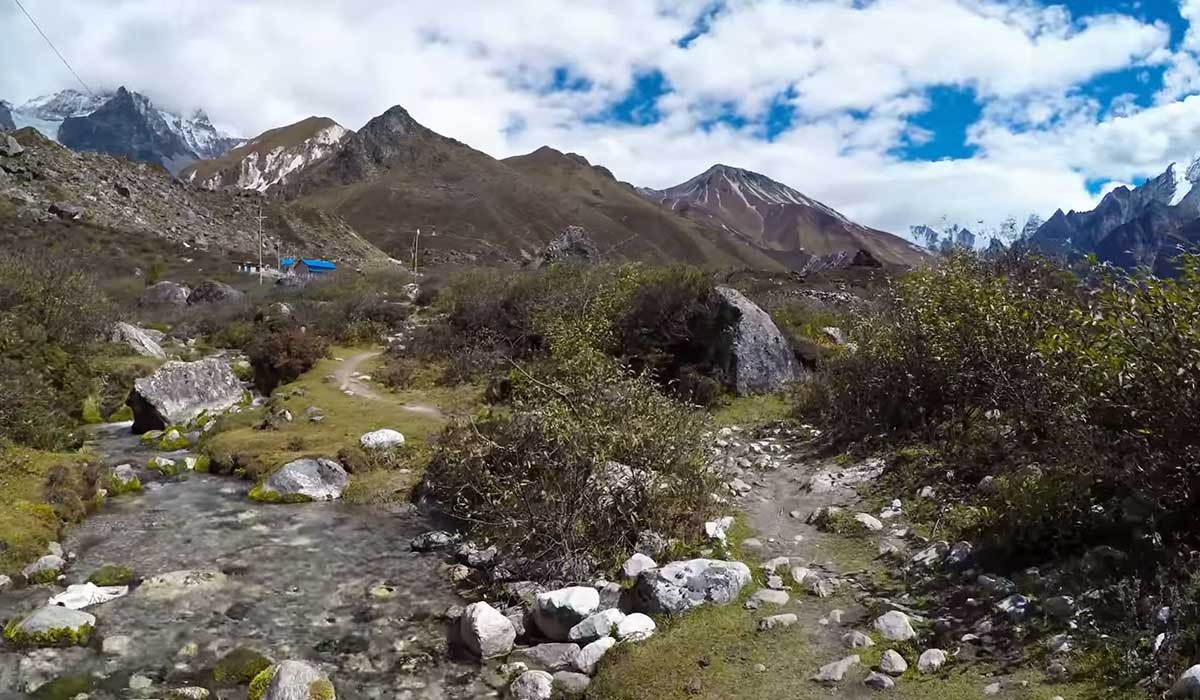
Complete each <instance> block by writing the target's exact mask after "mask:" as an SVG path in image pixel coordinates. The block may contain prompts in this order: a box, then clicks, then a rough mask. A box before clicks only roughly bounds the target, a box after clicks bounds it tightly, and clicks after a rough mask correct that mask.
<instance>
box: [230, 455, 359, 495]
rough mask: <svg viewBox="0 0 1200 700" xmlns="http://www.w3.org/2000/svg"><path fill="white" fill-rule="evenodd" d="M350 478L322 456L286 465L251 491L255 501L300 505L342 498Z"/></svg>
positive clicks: (339, 467) (340, 467)
mask: <svg viewBox="0 0 1200 700" xmlns="http://www.w3.org/2000/svg"><path fill="white" fill-rule="evenodd" d="M349 484H350V476H349V475H348V474H346V470H345V469H342V465H340V464H338V463H337V462H335V461H333V460H331V459H325V458H323V457H305V458H303V459H297V460H295V461H294V462H288V463H287V464H285V465H283V466H282V467H280V468H279V469H277V470H275V472H274V473H273V474H271V475H270V476H268V477H267V478H266V480H264V481H263V482H262V484H260V485H259V486H257V487H255V489H254V490H253V491H252V492H251V497H252V498H254V499H255V500H259V501H267V502H273V503H301V502H306V501H331V500H334V499H336V498H341V497H342V492H343V491H345V490H346V486H348V485H349Z"/></svg>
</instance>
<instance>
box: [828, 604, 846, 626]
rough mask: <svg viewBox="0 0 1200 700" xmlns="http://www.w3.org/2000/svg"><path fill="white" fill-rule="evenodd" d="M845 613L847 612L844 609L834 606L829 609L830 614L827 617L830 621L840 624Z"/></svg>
mask: <svg viewBox="0 0 1200 700" xmlns="http://www.w3.org/2000/svg"><path fill="white" fill-rule="evenodd" d="M845 614H846V613H845V612H844V611H842V610H839V609H838V608H834V609H833V610H830V611H829V614H828V615H826V616H825V619H827V620H829V622H830V623H832V624H835V625H840V624H842V616H843V615H845Z"/></svg>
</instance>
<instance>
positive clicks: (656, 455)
mask: <svg viewBox="0 0 1200 700" xmlns="http://www.w3.org/2000/svg"><path fill="white" fill-rule="evenodd" d="M625 271H626V272H627V273H628V274H621V275H617V276H615V277H602V278H599V279H595V278H586V279H585V281H584V282H583V283H581V284H579V285H578V286H577V287H575V288H573V289H574V290H575V291H576V292H579V293H581V294H582V296H580V297H579V298H577V299H575V301H574V303H572V304H570V305H566V306H563V307H561V308H560V309H559V313H557V314H551V313H549V310H547V313H543V314H539V315H538V317H537V320H536V321H535V322H534V324H533V326H531V327H530V328H529V329H528V334H527V336H526V337H527V338H532V337H534V336H536V337H537V338H538V341H537V342H538V343H540V344H544V345H545V347H546V352H547V360H548V361H547V362H544V363H541V364H539V365H537V366H536V367H534V368H532V369H531V370H526V369H525V368H523V367H521V366H520V365H516V369H515V373H514V374H511V375H510V376H511V377H512V385H511V391H510V396H509V398H508V401H509V404H510V405H509V406H508V407H507V408H506V409H505V410H495V411H492V412H490V413H489V414H487V415H485V416H482V417H480V418H478V419H475V420H472V421H471V422H470V423H461V424H457V425H453V426H451V427H450V428H449V429H447V431H446V433H445V434H444V435H443V436H442V438H441V439H440V440H439V441H438V443H437V445H436V449H435V452H434V455H433V458H432V460H431V461H430V465H429V470H428V479H427V481H428V484H429V488H430V493H431V495H432V496H433V497H434V498H436V499H437V501H438V502H439V503H440V504H441V506H442V508H443V509H444V510H445V511H447V512H448V513H449V514H450V515H452V516H453V517H455V518H457V519H459V521H460V522H461V523H462V524H463V525H464V526H465V527H466V528H467V529H468V530H470V531H472V532H474V533H476V534H478V535H480V536H483V537H486V538H487V539H488V540H490V541H495V542H497V543H499V544H500V545H501V546H504V547H506V548H508V549H510V550H512V551H514V552H516V553H519V554H521V555H524V556H528V557H533V558H535V559H539V560H541V561H542V562H543V563H544V564H546V565H547V570H548V571H554V572H555V574H556V575H561V576H563V577H565V578H571V577H579V576H584V575H586V574H587V573H588V572H589V571H590V570H591V569H592V568H593V567H594V566H595V565H596V564H597V563H602V564H605V565H607V564H609V563H612V562H615V561H616V560H617V559H618V558H619V557H620V556H622V555H625V554H627V553H628V552H629V551H630V550H631V548H632V546H633V544H634V542H635V541H636V539H637V535H638V533H639V532H640V531H642V530H646V529H651V530H655V531H657V532H660V533H663V534H666V535H668V536H687V535H691V534H693V533H695V532H697V531H698V530H699V527H700V523H701V522H703V519H704V517H705V515H706V514H707V513H708V511H709V499H708V494H709V493H710V492H711V491H712V488H713V486H714V484H713V483H712V482H711V476H709V475H708V473H707V472H706V471H705V470H703V469H702V468H701V467H702V464H703V459H704V456H703V452H702V451H701V449H700V444H699V440H698V438H699V432H700V426H701V423H700V422H699V421H698V420H697V417H696V416H695V414H694V413H692V412H691V411H689V410H688V409H687V408H686V407H685V406H683V405H681V404H679V403H677V402H675V401H673V400H671V399H670V398H668V397H666V396H664V395H663V394H662V393H660V392H659V390H658V387H657V386H655V384H654V383H652V382H651V381H650V380H649V379H648V378H647V377H646V376H645V375H644V374H643V375H638V374H633V373H631V372H630V371H629V370H628V369H627V368H626V367H625V366H623V365H622V364H621V363H620V362H619V361H617V360H615V359H614V358H613V357H611V356H610V355H609V354H608V353H607V352H606V349H608V348H611V347H613V343H614V342H615V337H616V336H617V335H618V334H620V333H622V332H623V328H622V326H621V325H620V323H614V319H616V318H618V316H617V315H616V314H615V313H614V309H620V308H622V305H623V304H625V303H627V301H628V299H629V294H630V287H629V285H628V283H629V281H630V280H631V279H633V276H635V275H637V274H639V271H638V269H637V268H627V269H626V270H625ZM550 274H551V275H554V274H561V273H558V272H553V271H552V272H551V273H550ZM581 274H586V273H581ZM478 318H479V319H480V320H482V319H483V318H484V316H483V315H480V316H478Z"/></svg>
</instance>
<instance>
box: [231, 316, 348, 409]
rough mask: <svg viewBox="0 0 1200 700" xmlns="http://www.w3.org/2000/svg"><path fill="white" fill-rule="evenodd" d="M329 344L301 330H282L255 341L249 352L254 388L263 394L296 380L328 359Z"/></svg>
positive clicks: (289, 328) (296, 328) (294, 327)
mask: <svg viewBox="0 0 1200 700" xmlns="http://www.w3.org/2000/svg"><path fill="white" fill-rule="evenodd" d="M327 349H328V344H327V343H326V342H325V339H324V338H321V337H320V336H318V335H316V334H315V333H306V332H305V331H304V330H303V329H301V328H300V327H298V326H288V327H285V328H279V329H277V330H275V331H272V332H270V333H267V334H265V335H262V336H259V337H256V338H255V339H254V340H253V341H251V343H250V345H249V346H248V347H247V348H246V355H247V357H248V358H249V359H250V366H251V367H253V368H254V385H255V387H257V388H258V390H259V391H261V392H262V393H264V394H270V393H271V392H272V391H274V389H275V387H277V386H279V385H280V384H284V383H286V382H290V381H293V380H295V379H296V378H297V377H299V376H300V375H301V374H304V373H305V372H307V371H308V370H310V369H312V368H313V366H314V365H315V364H317V360H319V359H321V358H322V357H324V356H325V353H326V351H327Z"/></svg>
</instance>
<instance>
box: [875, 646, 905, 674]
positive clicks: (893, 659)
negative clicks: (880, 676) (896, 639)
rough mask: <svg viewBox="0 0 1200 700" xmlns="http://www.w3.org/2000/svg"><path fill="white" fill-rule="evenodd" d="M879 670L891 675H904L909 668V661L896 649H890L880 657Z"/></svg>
mask: <svg viewBox="0 0 1200 700" xmlns="http://www.w3.org/2000/svg"><path fill="white" fill-rule="evenodd" d="M879 670H880V671H883V672H884V673H886V674H888V675H889V676H902V675H904V672H905V671H907V670H908V662H907V661H905V660H904V657H903V656H901V655H900V652H898V651H896V650H895V649H888V650H887V651H885V652H883V655H882V656H880V657H879Z"/></svg>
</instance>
